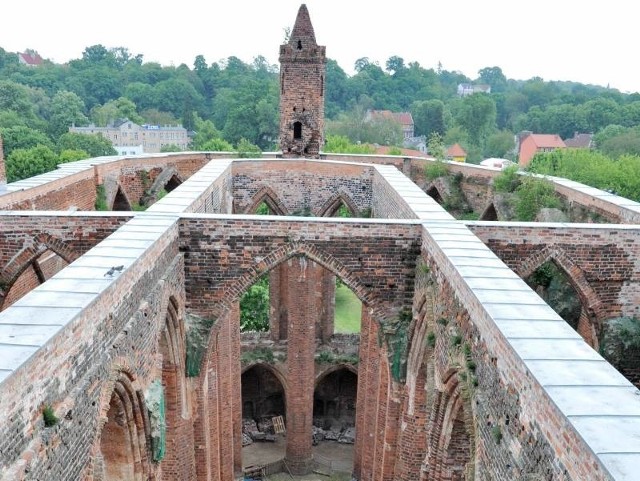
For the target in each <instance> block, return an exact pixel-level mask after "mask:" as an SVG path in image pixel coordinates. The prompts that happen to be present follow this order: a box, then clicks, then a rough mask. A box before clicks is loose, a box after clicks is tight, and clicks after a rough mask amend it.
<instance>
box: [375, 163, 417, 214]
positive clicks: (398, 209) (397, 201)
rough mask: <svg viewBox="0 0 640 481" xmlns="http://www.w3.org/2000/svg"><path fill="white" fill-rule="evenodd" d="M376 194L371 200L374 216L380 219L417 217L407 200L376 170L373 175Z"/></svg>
mask: <svg viewBox="0 0 640 481" xmlns="http://www.w3.org/2000/svg"><path fill="white" fill-rule="evenodd" d="M373 191H374V193H375V194H374V196H373V200H372V202H371V214H372V217H375V218H379V219H415V218H416V215H415V213H414V212H413V211H412V210H411V208H410V207H409V204H407V201H406V200H405V199H403V198H402V196H401V195H400V194H399V193H398V192H397V191H396V190H395V189H394V188H393V187H391V186H390V185H389V183H388V182H387V181H386V180H385V178H384V177H383V176H382V175H380V173H378V172H376V173H375V175H374V176H373Z"/></svg>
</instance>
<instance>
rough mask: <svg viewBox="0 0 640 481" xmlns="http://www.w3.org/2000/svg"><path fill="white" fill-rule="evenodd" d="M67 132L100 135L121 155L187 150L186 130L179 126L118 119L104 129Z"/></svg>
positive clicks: (76, 129)
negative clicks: (173, 148)
mask: <svg viewBox="0 0 640 481" xmlns="http://www.w3.org/2000/svg"><path fill="white" fill-rule="evenodd" d="M69 132H75V133H79V134H101V135H102V136H103V137H105V138H107V139H109V140H110V141H111V143H112V144H113V147H114V148H115V149H116V150H117V151H118V153H121V154H127V155H132V152H133V153H134V154H133V155H135V154H142V153H158V152H160V151H161V149H162V147H163V146H165V145H176V146H178V147H179V148H180V149H181V150H187V148H188V146H189V138H188V136H187V129H185V128H184V127H181V126H179V125H164V126H160V125H147V124H144V125H138V124H136V123H135V122H131V121H130V120H128V119H120V120H117V121H116V122H114V123H113V124H110V125H108V126H106V127H96V126H95V125H93V124H92V125H89V126H87V127H75V126H73V127H70V128H69Z"/></svg>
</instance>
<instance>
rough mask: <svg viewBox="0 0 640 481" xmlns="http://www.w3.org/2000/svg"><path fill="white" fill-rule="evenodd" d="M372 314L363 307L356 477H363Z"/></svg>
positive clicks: (355, 454) (354, 455)
mask: <svg viewBox="0 0 640 481" xmlns="http://www.w3.org/2000/svg"><path fill="white" fill-rule="evenodd" d="M370 324H371V316H370V315H369V309H366V308H365V307H364V306H363V308H362V319H361V322H360V353H359V357H360V363H359V368H358V398H357V400H356V443H355V446H354V453H353V475H354V476H355V478H356V479H364V478H362V464H363V463H362V461H363V456H364V452H365V446H364V445H365V442H364V441H365V436H364V433H365V426H366V425H365V411H366V406H367V403H366V399H367V395H366V394H367V392H368V381H369V372H368V369H369V342H370V341H369V339H370V337H371V333H370Z"/></svg>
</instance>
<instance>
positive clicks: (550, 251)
mask: <svg viewBox="0 0 640 481" xmlns="http://www.w3.org/2000/svg"><path fill="white" fill-rule="evenodd" d="M469 228H470V229H471V231H472V232H474V234H476V235H477V236H478V237H479V238H480V239H481V240H482V241H483V242H484V243H485V244H486V245H487V246H488V247H489V248H490V249H491V250H492V251H493V252H494V253H495V254H496V255H497V256H498V257H499V258H500V259H501V260H502V261H503V262H505V263H506V264H507V265H508V266H509V267H510V268H511V269H513V270H514V271H515V272H516V273H517V274H519V275H520V276H521V277H528V276H529V275H530V274H531V273H532V272H533V271H534V270H535V269H537V268H538V267H539V266H540V265H541V264H542V263H544V262H545V261H547V260H549V259H554V260H555V261H556V262H557V263H558V264H560V265H561V267H562V268H563V269H564V270H565V272H566V273H567V275H568V277H569V278H570V279H572V283H573V284H574V287H576V290H577V291H578V293H579V294H580V296H581V300H582V302H583V306H584V307H585V308H587V310H588V314H589V315H590V316H593V317H594V318H595V320H597V321H599V322H601V321H603V320H605V319H609V318H613V317H618V316H621V315H623V316H635V317H638V316H640V305H639V301H640V272H637V269H636V267H635V265H636V260H637V259H638V257H639V256H640V234H639V233H638V231H637V230H635V229H631V228H625V227H623V226H620V227H599V226H597V225H593V226H582V227H578V226H576V227H570V226H567V225H566V224H557V225H553V224H551V225H550V224H539V225H536V224H527V225H509V226H507V225H500V224H487V223H482V224H481V223H470V224H469Z"/></svg>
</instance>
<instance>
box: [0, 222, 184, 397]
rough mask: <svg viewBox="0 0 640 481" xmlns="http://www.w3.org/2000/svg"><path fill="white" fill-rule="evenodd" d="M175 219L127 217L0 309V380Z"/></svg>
mask: <svg viewBox="0 0 640 481" xmlns="http://www.w3.org/2000/svg"><path fill="white" fill-rule="evenodd" d="M36 214H37V213H36ZM176 222H177V217H167V216H165V217H161V216H143V215H138V216H136V217H134V218H132V219H131V220H129V221H128V222H127V223H126V224H125V225H123V226H122V227H120V228H119V229H118V230H116V231H115V232H114V233H113V234H111V235H110V236H108V237H107V238H106V239H105V240H103V241H102V242H100V243H99V244H97V245H96V246H95V247H93V248H91V249H90V250H89V251H87V253H86V254H84V255H83V256H81V257H79V258H78V259H77V260H75V261H74V262H72V263H71V264H70V265H68V266H67V267H66V268H64V269H62V270H61V271H60V272H58V273H57V274H55V275H54V276H53V277H52V278H51V279H49V280H48V281H47V282H45V283H43V284H41V285H39V286H38V287H36V288H35V289H33V290H32V291H30V292H29V293H28V294H26V295H25V296H24V297H22V298H20V299H19V300H18V301H16V302H15V303H14V304H12V305H11V306H10V307H9V308H7V309H5V310H4V311H2V312H0V385H1V384H2V383H3V381H4V380H5V379H7V378H8V377H9V376H10V375H11V374H12V373H13V372H14V371H15V370H16V369H18V368H19V367H20V366H22V365H23V364H25V363H26V362H27V361H28V360H29V358H30V357H31V356H32V355H34V354H35V353H36V352H37V351H38V350H39V349H41V348H43V347H45V346H46V344H47V343H48V342H49V341H50V340H51V339H52V338H53V337H54V336H55V335H56V334H57V333H58V332H60V331H61V330H62V329H64V328H65V326H67V325H68V324H69V323H71V322H72V321H73V320H74V319H75V318H76V317H77V316H78V315H79V314H80V313H81V312H82V311H83V309H85V308H87V307H89V306H90V305H91V304H93V303H94V302H95V301H96V299H97V298H98V297H100V296H101V295H102V294H103V293H104V292H105V290H107V289H108V288H109V287H110V286H111V285H112V284H113V283H114V282H115V281H116V280H117V279H118V277H119V276H120V275H122V273H123V272H125V271H126V270H127V269H128V268H129V267H131V266H132V265H134V264H135V263H136V262H139V259H140V257H141V256H142V254H144V253H145V252H146V251H147V250H148V249H149V248H151V247H152V246H153V244H155V242H157V241H158V240H159V239H160V238H161V237H162V236H163V235H165V233H166V231H167V230H168V229H169V228H171V227H172V226H173V225H174V224H175V223H176Z"/></svg>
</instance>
